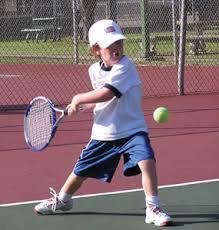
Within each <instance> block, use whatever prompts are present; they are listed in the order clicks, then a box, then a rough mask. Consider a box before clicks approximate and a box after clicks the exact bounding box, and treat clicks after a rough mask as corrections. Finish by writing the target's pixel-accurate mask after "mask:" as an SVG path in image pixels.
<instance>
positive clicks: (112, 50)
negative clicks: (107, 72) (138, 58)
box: [99, 40, 123, 67]
mask: <svg viewBox="0 0 219 230" xmlns="http://www.w3.org/2000/svg"><path fill="white" fill-rule="evenodd" d="M99 52H100V57H101V59H102V60H103V62H104V64H105V66H106V67H111V66H113V65H114V64H116V63H117V62H118V61H119V60H120V59H121V57H122V56H123V40H118V41H116V42H114V43H113V44H111V45H110V46H108V47H107V48H100V50H99Z"/></svg>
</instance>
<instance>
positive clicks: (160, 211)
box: [151, 206, 166, 216]
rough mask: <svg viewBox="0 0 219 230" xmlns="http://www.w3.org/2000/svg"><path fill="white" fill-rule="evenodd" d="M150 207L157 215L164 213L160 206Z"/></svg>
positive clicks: (163, 214)
mask: <svg viewBox="0 0 219 230" xmlns="http://www.w3.org/2000/svg"><path fill="white" fill-rule="evenodd" d="M151 209H152V211H153V212H154V213H156V214H158V215H159V216H165V215H166V213H165V212H164V211H163V209H162V208H160V207H156V206H155V207H153V208H151Z"/></svg>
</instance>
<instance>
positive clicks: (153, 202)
mask: <svg viewBox="0 0 219 230" xmlns="http://www.w3.org/2000/svg"><path fill="white" fill-rule="evenodd" d="M145 203H146V207H147V206H157V207H159V205H160V198H159V196H147V197H146V198H145Z"/></svg>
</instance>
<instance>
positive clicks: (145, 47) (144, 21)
mask: <svg viewBox="0 0 219 230" xmlns="http://www.w3.org/2000/svg"><path fill="white" fill-rule="evenodd" d="M140 4H141V33H142V53H141V57H143V58H146V57H149V56H150V31H149V4H148V0H141V3H140Z"/></svg>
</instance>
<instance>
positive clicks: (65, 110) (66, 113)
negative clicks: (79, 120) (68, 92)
mask: <svg viewBox="0 0 219 230" xmlns="http://www.w3.org/2000/svg"><path fill="white" fill-rule="evenodd" d="M64 115H65V116H67V115H68V109H67V108H65V109H64Z"/></svg>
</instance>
